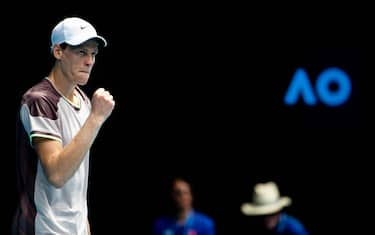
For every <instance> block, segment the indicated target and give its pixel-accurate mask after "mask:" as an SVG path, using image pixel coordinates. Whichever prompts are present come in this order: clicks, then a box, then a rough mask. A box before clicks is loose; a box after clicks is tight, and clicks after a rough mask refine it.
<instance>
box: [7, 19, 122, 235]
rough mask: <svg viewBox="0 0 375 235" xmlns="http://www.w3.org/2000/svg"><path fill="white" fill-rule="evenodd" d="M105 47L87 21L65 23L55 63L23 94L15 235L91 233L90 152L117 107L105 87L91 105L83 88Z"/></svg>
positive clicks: (55, 45)
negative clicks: (101, 129) (89, 218)
mask: <svg viewBox="0 0 375 235" xmlns="http://www.w3.org/2000/svg"><path fill="white" fill-rule="evenodd" d="M106 45H107V42H106V40H105V39H104V38H103V37H101V36H99V35H98V34H97V32H96V30H95V28H94V27H93V26H92V25H91V24H90V23H89V22H87V21H85V20H83V19H81V18H77V17H69V18H66V19H64V20H62V21H61V22H59V23H58V24H57V25H56V26H55V27H54V29H53V30H52V35H51V53H52V55H53V56H54V58H55V64H54V66H53V67H52V69H51V71H50V73H49V74H48V76H47V77H45V78H43V79H42V80H41V81H40V82H39V83H38V84H36V85H34V86H33V87H31V88H30V89H29V90H28V91H26V93H25V94H24V95H23V97H22V101H21V105H20V111H19V115H18V120H17V124H16V157H17V174H18V188H19V193H20V203H19V207H18V209H17V211H16V214H15V217H14V223H13V227H12V232H13V234H23V235H27V234H30V235H31V234H60V235H62V234H69V235H73V234H74V235H78V234H79V235H87V234H90V226H89V222H88V217H87V216H88V209H87V186H88V174H89V172H88V171H89V152H90V148H91V146H92V144H93V142H94V140H95V138H96V136H97V135H98V133H99V130H100V128H101V126H102V125H103V123H104V122H105V121H106V120H107V118H108V117H109V116H110V115H111V113H112V110H113V109H114V106H115V101H114V100H113V97H112V95H111V94H110V93H109V92H108V91H107V90H105V89H103V88H99V89H97V90H96V91H95V92H94V94H93V96H92V98H91V100H90V99H89V98H88V96H87V95H86V94H85V93H84V92H83V91H82V90H81V89H80V87H79V86H83V85H85V84H86V83H87V82H88V80H89V77H90V73H91V70H92V68H93V66H94V64H95V57H96V55H97V54H98V50H99V47H101V46H103V47H104V46H106Z"/></svg>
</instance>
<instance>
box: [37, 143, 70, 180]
mask: <svg viewBox="0 0 375 235" xmlns="http://www.w3.org/2000/svg"><path fill="white" fill-rule="evenodd" d="M32 142H33V146H34V148H35V150H36V152H37V154H38V157H39V160H40V162H41V165H42V167H43V170H44V172H45V174H46V176H47V177H48V178H50V177H51V175H52V174H53V173H54V172H55V169H56V167H57V160H58V156H59V154H60V152H61V151H62V149H63V147H62V144H61V142H60V141H58V140H54V139H47V138H40V137H34V138H33V140H32Z"/></svg>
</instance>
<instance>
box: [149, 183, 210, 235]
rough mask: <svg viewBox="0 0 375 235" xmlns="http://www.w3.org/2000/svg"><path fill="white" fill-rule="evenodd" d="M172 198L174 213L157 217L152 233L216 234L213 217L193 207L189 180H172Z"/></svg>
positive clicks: (154, 234)
mask: <svg viewBox="0 0 375 235" xmlns="http://www.w3.org/2000/svg"><path fill="white" fill-rule="evenodd" d="M171 198H172V201H173V213H172V214H170V215H164V216H160V217H158V218H156V219H155V221H154V224H153V228H152V235H216V231H215V222H214V220H213V218H211V217H210V216H208V215H206V214H204V213H202V212H199V211H197V210H195V209H194V208H193V193H192V189H191V185H190V183H189V182H188V181H187V180H185V179H183V178H179V177H178V178H174V179H173V180H172V185H171Z"/></svg>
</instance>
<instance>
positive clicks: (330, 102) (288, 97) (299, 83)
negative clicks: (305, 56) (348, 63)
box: [284, 67, 352, 106]
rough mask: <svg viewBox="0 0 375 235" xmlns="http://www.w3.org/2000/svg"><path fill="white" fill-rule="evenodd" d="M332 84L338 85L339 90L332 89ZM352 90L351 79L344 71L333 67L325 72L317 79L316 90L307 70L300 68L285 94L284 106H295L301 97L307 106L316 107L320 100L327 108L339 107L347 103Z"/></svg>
mask: <svg viewBox="0 0 375 235" xmlns="http://www.w3.org/2000/svg"><path fill="white" fill-rule="evenodd" d="M332 84H336V88H337V89H334V90H333V89H330V85H332ZM351 90H352V85H351V82H350V78H349V76H348V74H347V73H346V72H345V71H343V70H342V69H339V68H336V67H331V68H328V69H325V70H323V71H322V72H321V73H320V74H319V75H318V77H317V79H316V84H315V89H314V88H313V86H312V84H311V83H310V79H309V76H308V75H307V72H306V71H305V69H303V68H298V69H297V70H296V72H295V73H294V75H293V78H292V81H291V82H290V85H289V87H288V89H287V91H286V93H285V96H284V104H286V105H295V104H296V103H297V101H298V98H299V97H300V96H301V97H302V98H303V101H304V103H305V104H306V105H310V106H312V105H316V104H317V103H318V100H320V101H321V102H322V103H324V104H325V105H327V106H339V105H342V104H343V103H345V101H347V99H348V98H349V96H350V93H351ZM314 91H315V92H316V95H315V92H314Z"/></svg>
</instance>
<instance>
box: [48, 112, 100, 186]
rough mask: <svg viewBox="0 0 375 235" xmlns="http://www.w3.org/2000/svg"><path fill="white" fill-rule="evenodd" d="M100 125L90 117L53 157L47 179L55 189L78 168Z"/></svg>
mask: <svg viewBox="0 0 375 235" xmlns="http://www.w3.org/2000/svg"><path fill="white" fill-rule="evenodd" d="M101 125H102V121H101V120H100V119H98V118H96V117H95V116H94V115H90V116H89V117H88V119H87V120H86V122H85V123H84V125H83V126H82V128H81V130H80V131H79V132H78V133H77V134H76V136H75V137H74V138H73V139H72V141H71V142H70V143H69V144H67V145H66V146H65V147H64V148H63V149H62V150H61V151H60V153H59V154H58V156H56V157H55V162H54V163H53V164H50V166H52V167H50V170H49V172H50V174H51V175H50V177H49V179H50V181H52V183H53V184H54V185H55V186H56V187H62V186H63V185H64V184H65V183H66V182H67V181H68V180H69V179H70V177H72V176H73V174H74V173H75V171H76V170H77V169H78V168H79V166H80V164H81V162H82V161H83V159H84V157H85V155H86V153H87V152H88V151H89V149H90V147H91V146H92V144H93V142H94V140H95V138H96V136H97V134H98V132H99V130H100V127H101ZM53 165H54V166H55V167H53Z"/></svg>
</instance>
